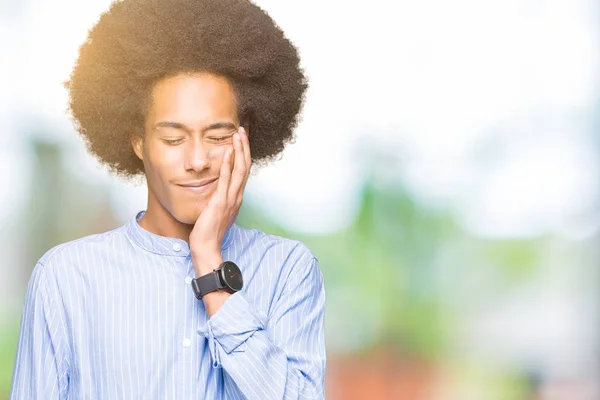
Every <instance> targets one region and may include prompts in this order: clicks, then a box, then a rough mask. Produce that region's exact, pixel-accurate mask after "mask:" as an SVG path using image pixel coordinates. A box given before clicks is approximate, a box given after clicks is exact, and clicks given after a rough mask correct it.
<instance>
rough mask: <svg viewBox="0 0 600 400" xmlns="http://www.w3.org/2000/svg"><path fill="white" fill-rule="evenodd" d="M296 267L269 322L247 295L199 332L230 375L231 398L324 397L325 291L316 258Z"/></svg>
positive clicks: (227, 305)
mask: <svg viewBox="0 0 600 400" xmlns="http://www.w3.org/2000/svg"><path fill="white" fill-rule="evenodd" d="M303 264H304V265H297V266H296V268H295V270H296V271H295V273H294V272H293V274H294V276H292V277H290V278H289V280H288V282H287V284H286V287H285V288H284V290H283V292H282V294H281V297H280V298H279V300H278V301H277V303H276V304H275V305H274V306H273V307H274V308H273V310H272V312H271V316H270V318H269V319H268V321H267V318H266V317H265V316H264V315H260V313H259V312H258V311H257V310H256V308H255V307H252V306H251V305H250V304H249V303H248V301H247V299H246V297H245V295H244V293H243V292H238V293H235V294H233V295H231V297H229V299H228V300H227V301H226V302H225V304H223V306H222V307H221V308H220V309H219V311H217V312H216V313H215V314H214V315H213V316H212V317H211V318H210V319H209V320H208V323H207V325H206V329H205V330H201V331H200V333H203V334H205V335H206V336H207V337H208V341H209V349H210V353H211V356H212V360H213V367H216V368H219V367H222V368H223V369H224V371H225V372H226V374H224V375H225V391H226V393H228V394H229V396H228V398H246V399H252V400H253V399H261V400H271V399H273V400H274V399H323V398H324V397H325V394H324V383H325V364H326V355H325V335H324V314H325V289H324V285H323V275H322V274H321V271H320V269H319V267H318V262H317V260H316V259H315V258H314V257H312V256H311V260H310V261H309V262H308V263H307V262H306V261H305V262H304V263H303Z"/></svg>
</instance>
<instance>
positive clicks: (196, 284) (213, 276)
mask: <svg viewBox="0 0 600 400" xmlns="http://www.w3.org/2000/svg"><path fill="white" fill-rule="evenodd" d="M192 288H193V289H194V294H195V295H196V298H197V299H198V300H200V299H202V297H203V296H204V295H205V294H207V293H210V292H214V291H215V290H219V289H223V285H222V284H221V280H220V279H219V272H217V271H213V272H211V273H210V274H206V275H203V276H201V277H199V278H196V279H193V280H192Z"/></svg>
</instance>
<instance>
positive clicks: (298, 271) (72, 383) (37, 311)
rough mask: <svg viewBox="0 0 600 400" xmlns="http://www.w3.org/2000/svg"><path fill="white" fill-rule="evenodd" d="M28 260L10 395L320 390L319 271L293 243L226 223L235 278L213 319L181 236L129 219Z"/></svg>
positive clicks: (189, 395) (284, 395) (269, 395)
mask: <svg viewBox="0 0 600 400" xmlns="http://www.w3.org/2000/svg"><path fill="white" fill-rule="evenodd" d="M143 213H144V212H140V213H139V214H138V215H137V216H135V217H132V218H131V220H130V221H128V222H127V223H126V224H125V225H124V226H122V227H119V228H117V229H114V230H112V231H109V232H106V233H102V234H98V235H92V236H87V237H84V238H82V239H79V240H75V241H72V242H68V243H65V244H62V245H59V246H57V247H55V248H53V249H51V250H50V251H48V252H47V253H46V254H45V255H44V256H43V257H42V258H41V259H40V260H39V262H38V263H37V265H36V266H35V268H34V270H33V273H32V276H31V279H30V281H29V286H28V289H27V295H26V300H25V306H24V310H23V319H22V322H21V334H20V338H19V344H18V350H17V357H16V361H15V368H14V374H13V380H12V388H11V395H10V399H12V400H17V399H19V400H21V399H23V400H35V399H44V400H48V399H94V400H110V399H127V400H134V399H140V400H141V399H144V400H149V399H156V400H168V399H185V400H190V399H257V400H258V399H260V400H268V399H315V398H317V399H322V398H324V378H325V342H324V306H325V291H324V287H323V276H322V274H321V271H320V270H319V266H318V263H317V260H316V258H315V257H314V255H313V254H312V253H311V251H310V250H309V249H308V248H307V247H306V246H305V245H304V244H302V243H301V242H298V241H295V240H290V239H285V238H281V237H278V236H273V235H267V234H265V233H263V232H261V231H259V230H256V229H253V230H249V229H244V228H241V227H239V226H237V225H235V224H234V225H232V226H231V228H230V229H229V230H228V231H227V233H226V235H225V238H224V240H223V245H222V248H221V254H222V256H223V259H224V260H230V261H233V262H235V263H236V264H237V265H238V266H239V267H240V269H241V270H242V275H243V279H244V288H243V290H242V291H241V292H238V293H235V294H233V295H232V296H231V297H230V298H229V299H228V300H227V301H226V302H225V304H224V305H223V306H222V307H221V308H220V309H219V311H218V312H217V313H215V314H214V315H213V316H212V317H211V318H210V319H209V318H208V317H207V314H206V311H205V309H204V303H203V302H202V301H201V300H197V299H196V297H195V296H194V294H193V291H192V288H191V285H190V282H191V279H192V278H193V277H194V268H193V265H192V262H191V256H190V250H189V246H188V244H187V243H186V242H185V241H183V240H180V239H175V238H168V237H162V236H158V235H155V234H152V233H150V232H148V231H146V230H144V229H143V228H141V227H140V225H139V224H138V222H137V221H138V220H139V218H141V216H142V215H143Z"/></svg>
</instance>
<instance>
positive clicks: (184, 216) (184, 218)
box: [172, 206, 204, 225]
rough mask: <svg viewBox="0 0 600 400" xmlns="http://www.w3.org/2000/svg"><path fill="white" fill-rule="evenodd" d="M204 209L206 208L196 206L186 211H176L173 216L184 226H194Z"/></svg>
mask: <svg viewBox="0 0 600 400" xmlns="http://www.w3.org/2000/svg"><path fill="white" fill-rule="evenodd" d="M203 209H204V207H198V206H195V207H191V208H186V209H185V210H174V212H173V213H172V215H173V217H174V218H175V219H176V220H177V221H179V222H181V223H182V224H186V225H194V224H195V223H196V220H197V219H198V217H199V216H200V214H202V210H203Z"/></svg>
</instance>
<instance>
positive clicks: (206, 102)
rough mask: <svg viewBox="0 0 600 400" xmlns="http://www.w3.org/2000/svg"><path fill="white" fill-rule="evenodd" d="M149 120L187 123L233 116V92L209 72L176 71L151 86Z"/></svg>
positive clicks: (227, 84) (223, 79)
mask: <svg viewBox="0 0 600 400" xmlns="http://www.w3.org/2000/svg"><path fill="white" fill-rule="evenodd" d="M149 111H150V112H149V114H148V117H149V119H150V120H160V119H169V120H173V121H177V122H182V123H186V124H190V125H197V124H202V123H206V122H210V121H213V120H214V119H231V118H237V105H236V99H235V93H234V91H233V88H232V87H231V85H230V84H229V81H228V80H227V79H226V78H224V77H222V76H218V75H214V74H210V73H195V74H180V75H176V76H173V77H169V78H165V79H163V80H161V81H159V82H158V83H157V84H156V85H155V86H154V87H153V89H152V102H151V106H150V110H149Z"/></svg>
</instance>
